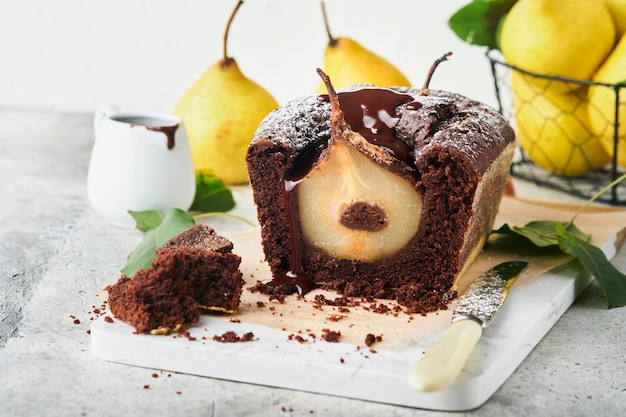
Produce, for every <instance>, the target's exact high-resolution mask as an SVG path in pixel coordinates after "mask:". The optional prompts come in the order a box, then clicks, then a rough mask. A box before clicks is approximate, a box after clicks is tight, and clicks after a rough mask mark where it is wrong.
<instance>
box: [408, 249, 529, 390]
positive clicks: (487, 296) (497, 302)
mask: <svg viewBox="0 0 626 417" xmlns="http://www.w3.org/2000/svg"><path fill="white" fill-rule="evenodd" d="M527 267H528V262H524V261H509V262H503V263H501V264H499V265H496V266H494V267H493V268H491V269H489V270H488V271H487V272H485V273H484V274H482V275H481V276H479V277H478V278H476V280H475V281H474V282H473V283H472V285H470V286H469V288H468V289H467V291H466V292H465V293H464V294H463V295H461V296H460V297H459V298H458V301H457V305H456V307H455V309H454V312H453V313H452V325H451V326H450V327H448V329H447V330H446V331H445V332H444V334H443V335H442V336H441V338H440V339H439V340H438V341H437V342H435V344H434V345H432V346H431V347H430V349H429V350H428V351H427V352H426V354H425V355H424V356H423V357H422V359H421V360H420V361H419V362H418V363H417V364H416V365H415V367H414V368H413V370H412V372H411V373H410V374H409V385H410V387H411V388H412V389H414V390H415V391H420V392H432V391H437V390H440V389H443V388H446V387H447V386H449V385H450V384H452V383H453V382H454V380H455V379H456V378H457V376H458V375H459V373H460V372H461V369H463V366H465V363H466V362H467V359H468V358H469V355H470V354H471V353H472V350H473V349H474V346H476V343H478V339H480V336H481V335H482V333H483V330H484V329H485V328H486V327H487V326H489V323H490V322H491V320H493V318H494V317H495V316H496V314H497V313H498V311H499V310H500V307H501V306H502V304H503V303H504V300H505V299H506V296H507V293H508V291H509V288H510V287H511V284H513V282H514V281H515V279H516V278H517V277H518V276H519V275H520V274H521V273H522V271H524V269H526V268H527Z"/></svg>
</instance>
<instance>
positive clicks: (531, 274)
mask: <svg viewBox="0 0 626 417" xmlns="http://www.w3.org/2000/svg"><path fill="white" fill-rule="evenodd" d="M579 207H580V206H579V205H576V204H571V203H563V202H554V201H533V200H528V199H520V198H515V197H504V198H503V200H502V204H501V206H500V211H499V214H498V217H497V219H496V223H495V225H494V228H496V229H497V228H499V227H500V226H501V225H502V224H504V223H507V224H509V225H510V226H522V225H524V224H526V223H528V222H529V221H533V220H556V221H563V222H566V221H568V220H569V219H571V217H572V216H573V215H574V213H575V212H576V211H577V210H578V208H579ZM575 224H576V225H577V226H578V228H579V229H581V230H582V231H583V232H585V233H590V234H591V235H592V243H593V244H594V245H596V246H599V247H602V246H604V245H605V244H607V243H609V242H614V245H615V247H616V248H619V246H621V244H622V243H623V240H624V235H625V233H624V229H625V228H626V210H623V209H618V208H613V207H603V206H591V207H588V208H586V209H585V211H584V212H583V213H582V214H581V215H580V216H579V217H578V218H577V219H576V222H575ZM230 239H231V240H232V241H233V243H234V245H235V246H234V252H235V253H237V254H239V255H240V256H241V258H242V264H241V270H242V272H243V275H244V279H245V280H246V285H245V287H244V291H243V294H242V302H241V304H240V307H239V310H238V311H237V313H236V314H234V315H233V316H232V318H231V320H233V321H241V322H249V323H256V324H262V325H265V326H268V327H273V328H276V329H280V330H284V331H285V332H286V334H287V335H288V336H286V337H287V338H288V340H293V341H294V343H312V342H314V341H316V340H317V339H319V338H321V337H322V335H323V333H324V329H328V330H331V331H335V332H340V333H341V336H340V339H339V341H341V342H346V343H352V344H354V345H356V346H357V347H364V348H365V337H366V336H367V335H368V334H372V335H374V336H381V337H382V340H380V341H378V342H376V343H375V344H374V345H372V346H371V348H372V349H376V348H385V349H401V348H403V347H406V346H411V345H414V344H415V343H416V342H417V341H418V340H421V339H424V338H428V337H431V336H432V335H433V334H438V333H439V332H440V331H442V329H444V328H445V327H446V326H448V325H449V323H450V318H451V314H452V312H451V309H452V308H453V306H454V303H451V304H450V306H449V309H448V310H444V311H438V312H435V313H430V314H428V315H426V316H422V315H414V314H408V313H406V312H405V311H404V309H403V308H401V306H398V305H397V303H395V302H393V301H389V300H377V301H376V304H385V305H387V306H388V307H389V312H387V313H384V314H381V313H376V312H373V310H372V308H371V303H369V302H363V301H361V302H360V303H359V305H355V306H348V307H347V310H349V311H346V308H340V307H336V306H323V307H320V306H319V305H318V304H316V303H314V302H313V301H312V300H313V299H314V298H315V295H316V294H324V296H325V298H326V299H329V300H334V299H335V298H337V297H340V295H339V294H337V293H335V292H332V291H323V290H315V291H312V292H310V293H308V294H306V295H305V296H304V297H299V296H297V295H292V296H288V297H286V299H285V301H284V303H280V302H278V301H272V302H270V301H269V300H268V296H267V295H263V294H260V293H253V292H251V291H250V290H249V289H248V288H250V287H252V286H253V285H254V284H255V283H256V282H257V280H258V281H268V280H270V279H271V273H270V271H269V268H268V266H267V264H266V263H265V262H264V255H263V250H262V247H261V238H260V230H259V229H254V230H251V231H249V232H244V233H240V234H237V235H233V236H231V237H230ZM505 260H527V261H529V262H530V264H531V266H530V267H529V268H528V269H527V270H526V271H524V273H523V274H522V275H521V276H520V277H519V278H518V279H517V281H516V283H515V284H514V286H513V288H512V290H511V291H515V289H516V288H519V287H520V286H522V285H524V284H525V283H527V282H529V281H530V280H532V279H535V278H536V279H541V274H543V273H544V272H546V271H549V270H552V269H554V268H557V267H560V266H562V265H565V264H567V263H568V262H570V261H571V260H572V258H570V257H569V256H566V255H563V254H561V253H551V254H548V253H546V251H545V250H537V251H534V252H532V253H523V252H521V251H520V249H519V248H516V247H511V245H509V244H506V242H503V241H502V240H501V239H496V240H494V239H493V238H492V239H490V241H489V242H488V243H487V245H486V246H485V248H484V249H483V251H482V252H481V254H480V255H479V256H478V257H477V258H476V260H475V261H474V262H473V263H472V265H470V267H469V268H468V269H467V271H466V272H465V274H464V275H463V276H462V277H461V278H460V279H459V281H458V282H457V291H458V292H459V293H462V292H463V291H465V289H466V288H467V286H468V285H469V284H470V283H471V282H472V281H473V280H474V279H475V277H477V276H478V275H480V274H481V273H482V272H484V271H486V270H487V269H489V268H490V267H492V266H493V265H496V264H498V263H500V262H502V261H505ZM355 301H359V300H355Z"/></svg>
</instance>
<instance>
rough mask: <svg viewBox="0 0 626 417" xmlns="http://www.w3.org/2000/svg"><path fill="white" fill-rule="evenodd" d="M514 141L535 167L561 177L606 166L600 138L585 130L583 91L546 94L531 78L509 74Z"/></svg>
mask: <svg viewBox="0 0 626 417" xmlns="http://www.w3.org/2000/svg"><path fill="white" fill-rule="evenodd" d="M511 81H512V89H513V99H514V105H515V123H516V131H517V138H518V141H519V144H520V147H521V148H522V150H523V151H524V152H525V153H526V155H528V157H529V158H530V160H531V161H533V162H534V163H535V164H536V165H538V166H540V167H542V168H544V169H546V170H548V171H550V172H552V173H554V174H557V175H561V176H567V177H578V176H580V175H583V174H585V173H587V172H589V171H592V170H595V169H598V168H601V167H603V166H604V165H606V164H607V163H609V162H610V157H609V155H608V154H607V153H606V151H605V149H604V147H603V146H602V143H601V141H600V138H599V137H598V136H597V135H596V134H594V133H593V132H592V131H591V129H590V128H589V121H588V117H587V104H586V94H587V91H586V90H587V89H586V87H584V88H582V89H577V90H571V91H569V92H563V91H560V90H558V89H557V90H548V91H546V89H545V86H544V85H542V83H541V82H539V83H537V79H536V78H535V77H532V76H529V75H526V74H524V73H521V72H514V73H513V74H512V80H511Z"/></svg>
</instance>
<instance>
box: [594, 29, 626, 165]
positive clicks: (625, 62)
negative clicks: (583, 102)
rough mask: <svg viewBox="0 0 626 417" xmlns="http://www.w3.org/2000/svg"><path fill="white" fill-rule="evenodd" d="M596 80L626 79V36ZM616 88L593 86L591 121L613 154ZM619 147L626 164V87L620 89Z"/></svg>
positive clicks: (610, 81)
mask: <svg viewBox="0 0 626 417" xmlns="http://www.w3.org/2000/svg"><path fill="white" fill-rule="evenodd" d="M593 80H594V81H598V82H603V83H608V84H618V83H623V82H625V81H626V36H623V37H622V39H621V40H620V41H619V43H618V44H617V46H616V47H615V49H614V50H613V52H611V55H609V57H608V58H607V60H606V61H605V62H604V63H603V64H602V66H601V67H600V68H599V69H598V72H596V73H595V75H594V76H593ZM615 99H616V91H615V89H614V88H613V87H611V86H601V85H594V86H591V87H589V109H588V112H589V122H590V126H591V128H592V130H593V132H594V133H595V134H597V135H599V136H600V137H601V139H602V143H603V144H604V146H605V148H606V150H607V152H608V153H609V154H610V155H613V150H614V144H615V138H614V135H615V109H616V102H615ZM618 123H619V128H618V130H617V135H618V138H619V147H618V152H617V162H618V163H619V164H620V165H622V166H625V167H626V88H624V89H622V90H620V99H619V120H618Z"/></svg>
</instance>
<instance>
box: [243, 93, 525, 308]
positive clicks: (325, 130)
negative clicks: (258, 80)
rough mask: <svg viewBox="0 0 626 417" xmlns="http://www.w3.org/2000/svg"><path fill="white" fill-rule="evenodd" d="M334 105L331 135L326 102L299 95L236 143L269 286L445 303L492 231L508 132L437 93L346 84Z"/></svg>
mask: <svg viewBox="0 0 626 417" xmlns="http://www.w3.org/2000/svg"><path fill="white" fill-rule="evenodd" d="M331 97H332V95H331ZM338 99H339V103H340V106H339V108H340V110H341V112H342V113H343V115H342V117H341V118H343V119H344V120H345V123H344V124H347V126H348V128H349V129H347V130H348V131H349V132H348V133H347V134H344V135H343V136H345V137H343V138H342V136H341V135H339V134H338V135H335V136H337V138H334V137H333V138H331V131H334V130H337V129H340V128H339V127H337V126H339V124H338V123H339V122H338V121H337V120H339V119H341V118H337V117H335V113H336V111H332V112H331V104H330V103H329V96H328V95H325V96H310V97H303V98H299V99H295V100H293V101H291V102H289V103H287V104H286V105H285V106H283V107H281V108H279V109H277V110H275V111H273V112H272V113H270V114H269V115H268V116H267V117H266V118H265V119H264V120H263V122H262V123H261V124H260V126H259V128H258V130H257V131H256V133H255V135H254V138H253V140H252V142H251V144H250V146H249V148H248V152H247V156H246V158H247V164H248V173H249V179H250V185H251V187H252V190H253V195H254V201H255V204H256V207H257V214H258V220H259V224H260V225H261V235H262V242H263V249H264V253H265V258H266V260H267V262H268V264H269V266H270V268H271V271H272V275H273V278H274V279H273V280H272V282H270V283H269V284H268V285H269V287H278V286H281V287H283V288H287V289H288V291H295V290H298V291H299V292H300V293H305V292H307V291H309V290H311V289H312V288H315V287H316V286H319V285H322V286H324V287H326V288H334V289H336V290H338V291H339V292H341V293H343V294H344V295H347V296H359V297H376V298H389V299H396V300H398V301H399V302H400V303H401V304H403V305H405V306H406V307H407V308H408V309H409V310H410V311H412V312H421V313H423V312H427V311H433V310H436V309H439V308H443V307H445V305H446V304H447V302H448V301H449V299H451V298H453V297H454V295H455V292H454V285H455V282H456V279H457V278H458V277H459V276H460V275H461V274H462V273H463V271H464V270H465V268H466V267H467V266H468V265H469V263H471V261H472V260H473V259H474V258H475V257H476V256H477V255H478V253H479V252H480V250H481V248H482V246H483V244H484V242H485V241H486V239H487V237H488V235H489V233H490V231H491V228H492V226H493V222H494V219H495V215H496V213H497V210H498V207H499V204H500V200H501V197H502V193H503V189H504V187H505V184H506V182H507V178H508V173H509V168H510V165H511V161H512V157H513V153H514V148H515V136H514V133H513V130H512V128H511V127H510V126H509V125H508V124H507V122H506V121H505V120H504V119H503V118H502V117H501V115H500V114H498V113H497V112H496V111H495V110H493V109H491V108H489V107H488V106H485V105H483V104H481V103H478V102H476V101H473V100H470V99H468V98H466V97H463V96H460V95H458V94H453V93H449V92H444V91H432V90H431V91H426V92H425V91H424V89H422V90H417V89H411V88H391V89H380V88H373V87H354V88H352V89H349V90H347V91H344V92H340V93H339V95H338ZM330 101H332V100H330ZM331 115H332V117H333V123H334V124H333V126H334V127H333V129H331ZM343 130H346V129H345V127H344V128H343ZM350 132H352V133H350ZM355 133H356V134H355Z"/></svg>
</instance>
